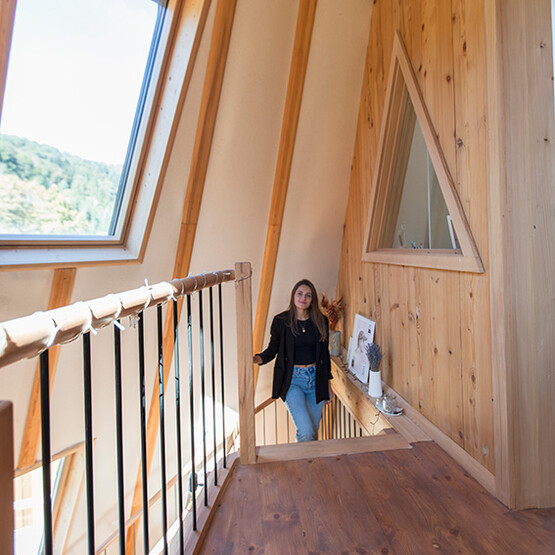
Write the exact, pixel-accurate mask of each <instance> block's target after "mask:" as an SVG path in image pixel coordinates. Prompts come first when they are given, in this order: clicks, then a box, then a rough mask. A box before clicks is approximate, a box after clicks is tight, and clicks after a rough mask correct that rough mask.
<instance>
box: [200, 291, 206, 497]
mask: <svg viewBox="0 0 555 555" xmlns="http://www.w3.org/2000/svg"><path fill="white" fill-rule="evenodd" d="M198 312H199V330H200V404H201V412H202V415H201V416H202V469H203V476H204V482H203V484H204V506H205V507H207V506H208V473H207V472H206V407H205V404H206V403H205V390H206V378H205V375H204V319H203V313H202V312H203V309H202V289H201V290H200V291H199V292H198Z"/></svg>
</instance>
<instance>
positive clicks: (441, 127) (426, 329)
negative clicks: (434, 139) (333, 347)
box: [338, 0, 495, 472]
mask: <svg viewBox="0 0 555 555" xmlns="http://www.w3.org/2000/svg"><path fill="white" fill-rule="evenodd" d="M396 30H399V32H400V33H401V36H402V38H403V41H404V43H405V46H406V48H407V51H408V54H409V57H410V59H411V62H412V65H413V68H414V70H415V73H416V75H417V78H418V83H419V85H420V87H421V90H422V93H423V96H424V99H425V101H426V105H427V108H428V110H429V113H430V116H431V118H432V121H433V124H434V126H435V129H436V131H437V133H438V136H439V142H440V144H441V147H442V149H443V152H444V154H445V159H446V161H447V163H448V165H449V169H450V171H451V175H452V176H453V179H454V181H455V185H456V188H457V191H458V194H459V196H460V199H461V202H462V205H463V207H464V209H465V212H466V217H467V219H468V221H469V225H470V227H471V230H472V233H473V235H474V239H475V241H476V244H477V246H478V249H479V252H480V255H481V257H482V261H483V263H484V267H485V270H486V271H485V273H484V274H470V273H459V272H452V271H441V270H428V269H421V268H409V267H400V266H390V265H384V264H373V263H364V264H363V263H362V262H361V253H362V243H363V235H364V230H365V227H366V219H367V213H368V202H369V197H370V188H371V184H372V176H373V171H374V165H375V161H376V155H377V149H378V140H379V134H380V126H381V118H382V113H383V106H384V101H385V92H386V86H387V78H388V73H389V65H390V60H391V51H392V46H393V35H394V32H395V31H396ZM485 65H486V57H485V52H484V16H483V6H482V3H481V2H475V1H473V0H451V1H446V2H443V1H442V2H437V1H436V0H377V1H376V2H375V5H374V8H373V13H372V24H371V31H370V40H369V46H368V52H367V60H366V69H365V77H364V81H363V89H362V96H361V104H360V112H359V121H358V130H357V137H356V144H355V153H354V159H353V168H352V174H351V186H350V192H349V201H348V207H347V214H346V220H345V231H344V237H343V246H342V254H341V266H340V274H339V282H338V295H339V296H342V297H343V298H344V299H345V305H346V314H345V318H344V320H343V326H344V330H343V331H344V339H345V342H346V344H347V343H348V338H349V337H350V335H351V333H352V326H353V322H354V315H355V314H356V313H360V314H363V315H365V316H368V317H370V318H371V319H373V320H375V321H376V324H377V326H376V340H377V341H378V342H379V343H380V344H381V345H382V347H383V349H384V352H385V357H384V362H383V367H382V371H383V377H384V379H385V381H386V382H387V383H388V384H389V385H390V386H392V387H393V388H394V389H395V390H396V391H397V392H399V394H400V395H402V396H403V397H404V398H405V399H406V400H407V401H409V402H410V404H411V405H412V406H413V407H415V408H417V409H418V410H419V411H420V412H421V413H422V414H423V415H424V416H426V417H427V418H428V419H429V420H431V421H432V422H433V423H434V424H435V425H436V426H437V427H438V428H439V429H440V430H441V431H443V432H444V433H445V434H447V435H448V436H449V437H450V438H451V439H452V440H453V441H455V442H456V443H457V444H458V445H460V446H461V447H462V448H463V449H464V450H465V451H466V452H468V453H469V454H470V455H471V456H472V457H474V458H475V459H476V460H477V461H478V462H479V463H480V464H482V465H483V466H484V467H485V468H487V469H488V470H489V471H490V472H494V471H495V460H494V444H493V442H494V437H493V400H492V374H491V341H490V299H489V287H490V283H489V275H488V265H489V260H488V248H489V245H488V223H487V216H488V204H487V203H488V197H487V187H486V183H487V167H486V156H485V152H486V145H487V143H486V139H487V128H486V121H485V120H486V111H485V110H486V82H485V75H486V73H485Z"/></svg>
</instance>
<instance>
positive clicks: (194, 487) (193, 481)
mask: <svg viewBox="0 0 555 555" xmlns="http://www.w3.org/2000/svg"><path fill="white" fill-rule="evenodd" d="M192 318H193V315H192V310H191V295H187V336H188V340H189V433H190V436H191V482H190V484H191V492H192V499H191V501H192V508H191V514H192V515H193V531H195V532H196V530H197V495H196V493H197V479H196V476H197V473H196V466H195V407H194V390H193V320H192Z"/></svg>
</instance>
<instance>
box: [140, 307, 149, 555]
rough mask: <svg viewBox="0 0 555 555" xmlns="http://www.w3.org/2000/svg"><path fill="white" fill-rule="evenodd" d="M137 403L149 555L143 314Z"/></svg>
mask: <svg viewBox="0 0 555 555" xmlns="http://www.w3.org/2000/svg"><path fill="white" fill-rule="evenodd" d="M139 396H140V398H139V402H140V420H141V483H142V490H143V492H142V493H143V544H144V552H145V554H146V553H149V551H150V542H149V533H148V468H147V452H146V387H145V327H144V314H143V313H142V312H141V313H140V314H139Z"/></svg>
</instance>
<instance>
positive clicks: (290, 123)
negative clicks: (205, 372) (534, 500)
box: [253, 0, 317, 386]
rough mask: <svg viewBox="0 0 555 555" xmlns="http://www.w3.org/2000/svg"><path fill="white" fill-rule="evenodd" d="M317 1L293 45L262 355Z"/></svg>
mask: <svg viewBox="0 0 555 555" xmlns="http://www.w3.org/2000/svg"><path fill="white" fill-rule="evenodd" d="M316 3H317V0H300V3H299V13H298V15H297V27H296V30H295V41H294V44H293V56H292V59H291V68H290V70H289V82H288V85H287V96H286V98H285V108H284V112H283V122H282V124H281V138H280V142H279V150H278V159H277V164H276V171H275V175H274V185H273V191H272V204H271V207H270V215H269V217H268V231H267V234H266V246H265V247H264V260H263V262H262V272H261V276H260V289H259V290H258V300H257V303H256V316H255V320H254V341H253V343H254V351H255V352H260V351H261V350H262V345H263V341H264V332H265V330H266V320H267V319H268V307H269V305H270V296H271V294H272V285H273V282H274V273H275V269H276V259H277V253H278V249H279V241H280V236H281V225H282V222H283V212H284V209H285V200H286V198H287V188H288V186H289V177H290V174H291V163H292V160H293V152H294V150H295V140H296V138H297V125H298V122H299V113H300V111H301V101H302V97H303V88H304V80H305V76H306V67H307V65H308V55H309V52H310V41H311V38H312V29H313V27H314V16H315V14H316ZM254 376H255V379H254V383H255V386H256V381H257V378H258V366H255V373H254Z"/></svg>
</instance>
